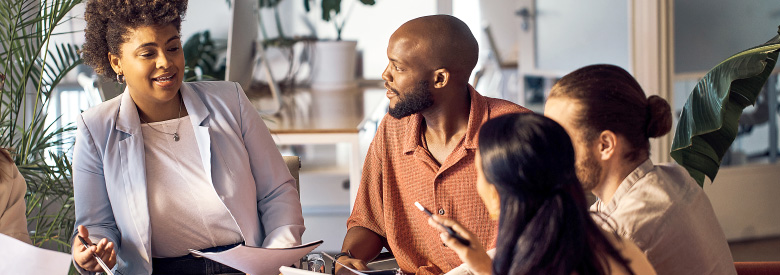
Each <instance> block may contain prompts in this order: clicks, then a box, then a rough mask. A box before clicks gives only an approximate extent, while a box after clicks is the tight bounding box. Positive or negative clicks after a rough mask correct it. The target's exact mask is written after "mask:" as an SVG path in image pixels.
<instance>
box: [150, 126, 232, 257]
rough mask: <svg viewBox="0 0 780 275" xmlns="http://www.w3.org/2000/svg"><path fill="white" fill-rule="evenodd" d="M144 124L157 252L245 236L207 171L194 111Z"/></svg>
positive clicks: (173, 253)
mask: <svg viewBox="0 0 780 275" xmlns="http://www.w3.org/2000/svg"><path fill="white" fill-rule="evenodd" d="M177 124H178V126H177ZM177 127H179V128H178V135H179V138H180V139H179V141H174V139H173V135H171V134H172V133H174V132H176V131H177ZM141 130H142V133H143V137H144V153H145V155H146V182H147V186H148V187H147V195H148V198H149V217H150V223H151V228H152V230H151V232H152V234H151V236H152V257H157V258H159V257H179V256H184V255H187V254H189V249H204V248H210V247H215V246H222V245H229V244H234V243H238V242H241V241H242V238H241V233H240V229H239V228H238V224H236V221H235V219H233V216H231V215H230V212H229V211H228V209H227V207H226V206H225V204H224V203H222V200H221V199H220V197H219V195H218V194H217V192H216V190H215V189H214V186H213V185H212V184H211V181H210V180H209V179H208V178H207V177H206V173H205V172H204V169H203V165H202V163H203V162H201V158H200V152H199V150H198V144H197V141H196V140H195V133H194V131H193V128H192V125H191V123H190V118H189V116H185V117H182V118H179V119H172V120H167V121H161V122H153V123H148V124H141Z"/></svg>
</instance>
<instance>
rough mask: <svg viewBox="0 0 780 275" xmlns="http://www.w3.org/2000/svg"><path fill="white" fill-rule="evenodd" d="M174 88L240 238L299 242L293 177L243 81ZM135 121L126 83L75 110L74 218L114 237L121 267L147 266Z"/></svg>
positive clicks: (94, 234)
mask: <svg viewBox="0 0 780 275" xmlns="http://www.w3.org/2000/svg"><path fill="white" fill-rule="evenodd" d="M180 91H181V94H182V97H183V100H184V106H186V108H187V112H188V113H189V116H190V121H191V122H192V126H193V128H194V130H195V135H196V140H197V143H198V148H199V149H200V155H201V160H202V161H203V168H204V171H205V172H206V175H207V176H208V177H210V179H211V183H212V184H213V185H214V189H215V190H216V192H217V194H218V195H219V197H220V198H221V199H222V201H223V202H224V203H225V206H227V208H228V210H229V211H230V214H231V215H232V216H233V218H234V219H235V220H236V223H237V224H238V226H239V228H240V230H241V235H242V236H243V237H244V240H245V242H246V244H247V245H252V246H266V247H268V246H272V247H285V246H292V245H296V244H300V238H301V235H302V234H303V231H304V229H305V228H304V225H303V216H302V215H301V203H300V200H299V197H298V192H297V190H296V188H295V180H294V179H293V177H292V176H291V175H290V172H289V171H288V170H287V166H286V165H285V163H284V161H283V160H282V156H281V155H280V154H279V151H278V149H277V148H276V145H275V144H274V141H273V139H272V138H271V135H270V133H269V131H268V128H267V127H266V125H265V123H264V122H263V120H262V119H261V118H260V115H259V114H258V112H257V111H256V109H255V108H254V107H253V106H252V104H251V103H250V102H249V99H247V97H246V95H245V94H244V91H243V90H242V89H241V87H240V86H239V85H238V84H236V83H232V82H197V83H183V84H182V87H181V89H180ZM139 121H140V120H139V117H138V111H137V109H136V106H135V103H134V102H133V100H132V98H131V97H130V94H129V93H128V92H127V91H125V92H124V93H123V94H121V95H120V96H118V97H116V98H114V99H112V100H109V101H106V102H104V103H102V104H100V105H98V106H95V107H93V108H90V109H89V110H87V111H85V112H84V113H82V114H81V115H80V116H79V117H78V120H77V124H78V130H77V131H76V145H75V149H74V155H73V188H74V196H75V209H76V226H78V225H84V226H86V227H87V229H88V230H89V234H90V238H91V239H93V240H99V239H100V238H107V239H108V240H109V241H112V242H114V244H115V245H116V247H117V255H118V260H117V265H116V266H115V268H114V269H115V270H118V271H120V272H121V273H122V274H126V275H127V274H150V273H151V271H152V267H151V262H150V261H151V258H152V255H151V251H152V250H151V246H152V245H154V244H152V243H151V241H150V240H151V233H152V232H151V227H150V224H149V209H148V204H147V193H146V192H147V189H146V187H147V183H146V171H145V167H146V166H145V161H144V138H143V135H142V134H141V126H140V122H139ZM176 198H177V197H176V194H171V199H176ZM171 214H172V215H175V214H176V213H171ZM182 226H183V227H185V226H187V225H184V224H183V225H182ZM74 236H75V235H74ZM266 236H273V237H271V238H268V239H266ZM71 240H72V238H71ZM79 271H80V272H82V273H88V272H85V271H84V270H79Z"/></svg>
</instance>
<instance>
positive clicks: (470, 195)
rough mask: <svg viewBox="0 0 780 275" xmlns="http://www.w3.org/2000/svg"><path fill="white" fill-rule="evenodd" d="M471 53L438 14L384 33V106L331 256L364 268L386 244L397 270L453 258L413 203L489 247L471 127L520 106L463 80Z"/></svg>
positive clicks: (458, 29) (490, 230) (441, 264)
mask: <svg viewBox="0 0 780 275" xmlns="http://www.w3.org/2000/svg"><path fill="white" fill-rule="evenodd" d="M478 51H479V48H478V45H477V41H476V39H474V36H473V35H472V34H471V31H470V30H469V29H468V27H467V26H466V24H465V23H463V22H462V21H460V20H459V19H457V18H455V17H452V16H447V15H434V16H426V17H420V18H416V19H413V20H411V21H409V22H406V23H405V24H403V25H402V26H401V27H400V28H398V30H396V31H395V33H393V35H392V36H391V37H390V42H389V45H388V47H387V57H388V59H389V61H390V62H389V64H388V65H387V68H385V71H384V73H382V79H384V80H385V87H386V88H387V97H388V98H389V99H390V109H389V112H388V114H387V115H385V117H384V119H382V122H381V124H380V125H379V128H378V130H377V133H376V136H375V137H374V140H373V142H372V143H371V147H370V148H369V151H368V155H367V156H366V161H365V165H364V167H363V176H362V180H361V182H360V188H359V190H358V194H357V199H356V200H355V205H354V209H353V211H352V215H351V216H350V218H349V220H348V221H347V228H348V231H347V236H346V237H345V238H344V245H343V247H342V253H339V254H338V255H337V257H338V260H339V262H342V263H345V264H347V265H350V266H352V267H355V268H357V269H361V270H364V269H366V262H368V261H370V260H372V259H373V258H375V257H376V256H377V255H378V254H379V252H380V251H381V249H382V248H383V247H386V248H387V249H388V250H390V251H392V252H393V255H394V256H395V258H396V260H397V262H398V264H399V266H400V267H401V269H402V270H403V271H404V272H406V273H416V274H440V273H444V272H448V271H450V270H451V269H453V268H455V267H457V266H459V265H461V264H462V262H461V260H460V259H459V258H458V256H457V255H456V254H455V253H454V252H453V251H452V250H450V249H448V248H446V247H444V245H443V244H442V242H441V239H440V238H439V232H438V231H437V230H436V229H435V228H432V227H430V226H428V222H427V219H428V217H427V216H426V215H425V214H423V213H422V212H420V211H419V210H417V208H415V206H414V202H416V201H417V202H420V203H421V204H422V205H423V206H425V207H427V208H428V209H430V210H431V211H432V212H436V213H438V214H440V215H443V216H446V217H448V218H451V219H455V220H457V221H459V222H460V223H461V224H463V225H464V226H465V227H466V228H468V230H470V231H471V232H474V233H475V234H476V235H477V236H479V239H480V242H481V245H482V246H483V247H486V248H493V247H495V244H494V240H495V238H496V232H497V222H496V221H493V220H492V219H490V217H488V212H487V210H486V209H485V206H484V204H483V203H482V200H481V199H480V197H479V195H478V194H477V192H476V170H475V167H474V156H475V153H476V150H477V133H478V132H479V128H480V126H481V125H482V123H484V122H485V121H487V120H488V119H490V118H493V117H497V116H500V115H503V114H508V113H519V112H529V111H528V110H527V109H525V108H523V107H520V106H518V105H516V104H513V103H511V102H508V101H505V100H500V99H494V98H487V97H484V96H482V95H480V94H479V93H477V91H475V90H474V88H473V87H471V86H470V85H469V84H468V79H469V75H470V74H471V71H472V70H473V69H474V66H476V64H477V56H478ZM339 271H341V270H339Z"/></svg>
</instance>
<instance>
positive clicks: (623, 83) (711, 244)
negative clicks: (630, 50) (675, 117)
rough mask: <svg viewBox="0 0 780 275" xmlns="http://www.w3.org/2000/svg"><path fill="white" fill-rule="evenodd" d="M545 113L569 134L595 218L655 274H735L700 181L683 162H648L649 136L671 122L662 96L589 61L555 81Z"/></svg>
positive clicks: (620, 72) (667, 127)
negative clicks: (630, 246) (628, 244)
mask: <svg viewBox="0 0 780 275" xmlns="http://www.w3.org/2000/svg"><path fill="white" fill-rule="evenodd" d="M544 114H545V115H546V116H548V117H550V118H552V119H553V120H555V121H557V122H558V123H560V124H561V125H562V126H563V127H564V128H565V129H566V131H567V132H568V133H569V135H570V136H571V138H572V143H573V144H574V149H575V154H576V159H577V160H576V172H577V177H578V178H579V179H580V181H581V182H582V184H583V187H584V189H585V190H590V191H591V192H592V193H593V194H594V195H596V197H598V198H599V200H598V201H597V202H596V203H595V204H593V205H592V206H591V211H594V212H596V213H597V215H600V216H602V217H603V219H600V218H597V219H596V221H597V222H600V223H602V226H605V227H614V229H615V230H616V231H617V232H618V233H619V234H620V235H621V236H623V237H624V238H627V239H630V240H632V241H634V242H635V243H636V244H637V246H639V248H640V249H641V250H642V251H644V253H645V254H646V255H647V258H648V260H650V263H651V264H652V265H653V267H654V268H655V270H656V271H657V272H658V274H736V271H735V269H734V263H733V260H732V258H731V252H730V251H729V247H728V244H727V243H726V237H725V235H724V234H723V230H722V229H721V228H720V224H719V223H718V220H717V219H716V217H715V212H714V211H713V210H712V205H711V204H710V201H709V199H708V198H707V196H706V195H705V194H704V191H703V190H702V188H701V187H699V186H698V185H697V184H696V181H695V180H694V179H693V178H691V177H690V175H689V174H688V172H687V171H686V170H685V169H684V168H682V167H681V166H679V165H677V164H674V163H669V164H661V165H654V164H653V162H652V161H650V158H649V157H650V151H649V148H650V142H649V138H654V137H660V136H663V135H665V134H666V133H668V132H669V130H670V129H671V124H672V115H671V108H670V107H669V103H667V102H666V100H664V99H663V98H660V97H658V96H650V97H649V98H647V97H645V93H644V91H642V88H641V87H640V86H639V83H637V82H636V80H635V79H634V78H633V77H632V76H631V75H630V74H629V73H628V72H626V71H625V70H623V69H621V68H620V67H617V66H613V65H592V66H587V67H583V68H580V69H578V70H576V71H574V72H572V73H570V74H568V75H566V76H564V77H563V78H561V80H560V81H558V83H556V84H555V86H553V88H552V90H551V92H550V96H549V99H548V100H547V103H546V105H545V108H544Z"/></svg>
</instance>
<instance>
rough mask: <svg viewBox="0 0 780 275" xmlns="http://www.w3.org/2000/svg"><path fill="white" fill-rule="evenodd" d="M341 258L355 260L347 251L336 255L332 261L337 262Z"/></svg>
mask: <svg viewBox="0 0 780 275" xmlns="http://www.w3.org/2000/svg"><path fill="white" fill-rule="evenodd" d="M343 256H347V257H350V258H353V259H354V258H355V257H353V256H352V252H350V251H349V250H347V252H341V253H339V254H336V256H333V259H335V260H338V259H339V258H341V257H343Z"/></svg>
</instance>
